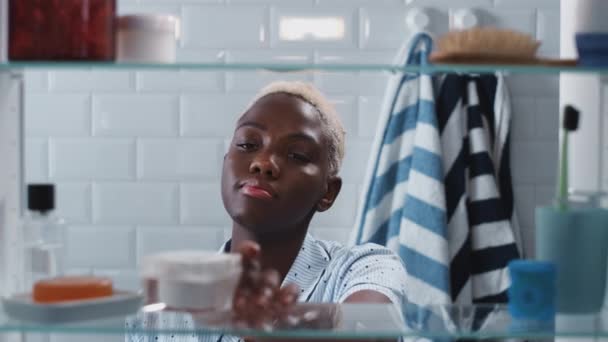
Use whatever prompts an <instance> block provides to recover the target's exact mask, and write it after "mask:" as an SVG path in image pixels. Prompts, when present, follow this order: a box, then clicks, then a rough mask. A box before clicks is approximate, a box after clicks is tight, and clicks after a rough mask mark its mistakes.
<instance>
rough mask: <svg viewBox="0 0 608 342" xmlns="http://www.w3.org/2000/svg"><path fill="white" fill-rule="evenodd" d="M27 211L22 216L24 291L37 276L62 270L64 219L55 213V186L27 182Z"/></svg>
mask: <svg viewBox="0 0 608 342" xmlns="http://www.w3.org/2000/svg"><path fill="white" fill-rule="evenodd" d="M27 193H28V203H27V204H28V211H27V213H26V215H25V217H24V219H23V231H22V232H23V240H22V251H23V260H24V284H23V285H24V290H26V291H29V290H31V288H32V286H33V285H34V283H35V282H36V281H38V280H40V279H44V278H50V277H56V276H59V275H62V274H63V272H64V260H65V257H64V256H65V248H64V247H65V222H64V220H63V219H61V218H60V217H58V216H57V215H56V214H55V212H54V209H55V187H54V186H53V185H52V184H30V185H28V188H27Z"/></svg>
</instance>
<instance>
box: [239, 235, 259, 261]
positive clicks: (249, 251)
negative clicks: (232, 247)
mask: <svg viewBox="0 0 608 342" xmlns="http://www.w3.org/2000/svg"><path fill="white" fill-rule="evenodd" d="M236 250H237V252H238V253H240V254H241V255H243V258H244V259H255V258H257V257H259V256H260V252H261V249H260V245H258V244H257V243H256V242H254V241H250V240H245V241H243V242H241V243H240V244H239V245H238V246H237V248H236Z"/></svg>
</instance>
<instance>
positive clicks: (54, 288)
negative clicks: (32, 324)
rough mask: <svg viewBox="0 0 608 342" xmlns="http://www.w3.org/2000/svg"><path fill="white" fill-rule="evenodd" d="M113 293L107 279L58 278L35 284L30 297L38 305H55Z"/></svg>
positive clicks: (89, 277) (85, 277)
mask: <svg viewBox="0 0 608 342" xmlns="http://www.w3.org/2000/svg"><path fill="white" fill-rule="evenodd" d="M113 293H114V290H113V288H112V281H111V280H110V279H108V278H102V277H93V276H83V277H58V278H51V279H45V280H41V281H38V282H36V284H34V290H33V294H32V297H33V299H34V301H35V302H38V303H55V302H63V301H70V300H81V299H94V298H100V297H108V296H111V295H112V294H113Z"/></svg>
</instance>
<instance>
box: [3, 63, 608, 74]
mask: <svg viewBox="0 0 608 342" xmlns="http://www.w3.org/2000/svg"><path fill="white" fill-rule="evenodd" d="M30 69H117V70H200V71H219V70H224V71H256V70H266V71H275V72H306V71H323V72H392V73H420V72H425V73H494V72H505V73H523V74H561V73H575V74H607V73H608V67H583V66H538V65H489V64H483V65H482V64H433V65H428V66H412V65H408V66H401V65H390V64H343V63H339V64H327V63H318V64H304V63H292V64H290V63H271V62H269V63H232V62H229V63H196V62H178V63H167V64H163V63H117V62H89V61H84V62H80V61H79V62H55V61H36V62H4V63H0V70H30Z"/></svg>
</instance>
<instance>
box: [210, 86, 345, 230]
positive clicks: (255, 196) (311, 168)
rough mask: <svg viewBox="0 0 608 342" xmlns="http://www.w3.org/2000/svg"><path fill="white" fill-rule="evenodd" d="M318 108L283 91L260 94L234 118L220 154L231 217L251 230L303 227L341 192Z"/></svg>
mask: <svg viewBox="0 0 608 342" xmlns="http://www.w3.org/2000/svg"><path fill="white" fill-rule="evenodd" d="M327 150H328V149H327V141H326V138H325V136H324V135H323V133H322V130H321V121H320V119H319V116H318V112H317V110H316V109H315V108H314V107H313V106H311V105H310V104H309V103H307V102H306V101H304V100H302V99H300V98H298V97H295V96H293V95H288V94H282V93H280V94H271V95H268V96H265V97H263V98H261V99H260V100H259V101H258V102H256V103H255V104H254V105H253V107H251V108H250V109H249V110H248V111H247V112H246V113H245V114H244V115H243V116H242V117H241V118H240V119H239V121H238V122H237V127H236V130H235V132H234V137H233V139H232V142H231V145H230V149H229V150H228V153H227V154H226V156H225V158H224V166H223V171H222V200H223V202H224V207H225V208H226V210H227V211H228V214H229V215H230V216H231V217H232V219H233V220H234V221H235V222H236V223H238V224H240V225H241V226H243V227H245V228H246V229H248V230H250V231H251V232H252V233H255V234H265V233H287V232H286V231H285V230H286V229H289V228H290V227H307V226H308V222H309V221H310V219H311V218H312V215H313V214H314V212H315V211H322V210H326V209H328V208H329V207H330V206H331V204H332V203H333V200H334V199H335V197H336V196H337V194H338V192H339V190H340V184H341V182H340V179H339V178H338V177H335V176H334V177H332V176H330V174H329V163H328V152H327Z"/></svg>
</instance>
